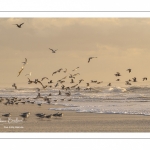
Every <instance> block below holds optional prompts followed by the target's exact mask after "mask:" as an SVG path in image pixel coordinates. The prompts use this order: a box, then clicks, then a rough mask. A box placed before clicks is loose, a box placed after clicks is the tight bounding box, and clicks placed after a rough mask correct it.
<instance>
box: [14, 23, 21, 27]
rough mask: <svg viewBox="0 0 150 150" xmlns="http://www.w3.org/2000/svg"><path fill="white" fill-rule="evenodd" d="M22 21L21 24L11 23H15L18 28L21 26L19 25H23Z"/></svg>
mask: <svg viewBox="0 0 150 150" xmlns="http://www.w3.org/2000/svg"><path fill="white" fill-rule="evenodd" d="M23 24H24V23H21V24H13V25H17V27H18V28H21V26H22V25H23Z"/></svg>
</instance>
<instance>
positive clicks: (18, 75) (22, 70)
mask: <svg viewBox="0 0 150 150" xmlns="http://www.w3.org/2000/svg"><path fill="white" fill-rule="evenodd" d="M23 69H24V68H23V67H22V68H21V70H20V71H19V74H18V76H20V74H21V72H22V71H23ZM18 76H17V77H18Z"/></svg>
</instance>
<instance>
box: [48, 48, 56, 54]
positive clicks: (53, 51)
mask: <svg viewBox="0 0 150 150" xmlns="http://www.w3.org/2000/svg"><path fill="white" fill-rule="evenodd" d="M49 49H50V50H51V51H52V53H56V51H57V50H58V49H56V50H54V49H51V48H49Z"/></svg>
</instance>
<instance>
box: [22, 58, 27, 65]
mask: <svg viewBox="0 0 150 150" xmlns="http://www.w3.org/2000/svg"><path fill="white" fill-rule="evenodd" d="M22 63H23V65H24V66H25V65H26V64H27V58H25V62H22Z"/></svg>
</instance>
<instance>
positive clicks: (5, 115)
mask: <svg viewBox="0 0 150 150" xmlns="http://www.w3.org/2000/svg"><path fill="white" fill-rule="evenodd" d="M2 116H4V117H10V116H11V114H10V113H8V114H4V115H2Z"/></svg>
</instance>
